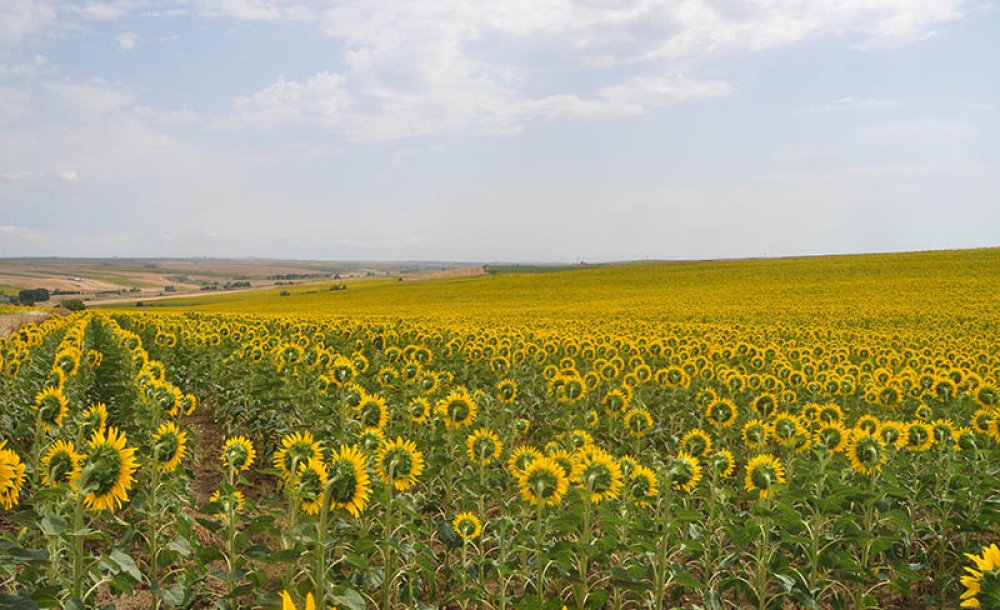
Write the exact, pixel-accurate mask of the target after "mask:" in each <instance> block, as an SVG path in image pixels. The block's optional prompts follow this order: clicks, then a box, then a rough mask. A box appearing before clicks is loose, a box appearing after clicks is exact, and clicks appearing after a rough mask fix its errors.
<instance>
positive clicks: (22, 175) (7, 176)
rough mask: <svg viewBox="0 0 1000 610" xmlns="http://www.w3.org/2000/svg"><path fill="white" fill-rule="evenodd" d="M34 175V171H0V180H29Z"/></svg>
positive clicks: (34, 176)
mask: <svg viewBox="0 0 1000 610" xmlns="http://www.w3.org/2000/svg"><path fill="white" fill-rule="evenodd" d="M36 177H37V176H36V175H35V173H34V172H26V171H23V170H22V171H6V172H0V180H3V181H5V182H20V181H22V180H31V179H33V178H36Z"/></svg>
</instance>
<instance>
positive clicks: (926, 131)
mask: <svg viewBox="0 0 1000 610" xmlns="http://www.w3.org/2000/svg"><path fill="white" fill-rule="evenodd" d="M855 133H856V134H857V135H858V136H859V137H862V138H867V139H869V140H900V139H921V140H925V139H938V140H941V139H948V140H964V139H966V138H968V137H970V136H972V135H973V134H974V133H975V130H974V129H973V127H972V126H971V125H970V124H968V123H966V122H962V121H952V120H943V119H915V120H906V121H885V122H881V123H870V124H868V125H862V126H861V127H858V128H857V129H855Z"/></svg>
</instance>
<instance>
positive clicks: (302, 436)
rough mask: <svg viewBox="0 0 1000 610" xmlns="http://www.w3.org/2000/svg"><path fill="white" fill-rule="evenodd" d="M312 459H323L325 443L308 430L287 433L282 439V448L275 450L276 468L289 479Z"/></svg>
mask: <svg viewBox="0 0 1000 610" xmlns="http://www.w3.org/2000/svg"><path fill="white" fill-rule="evenodd" d="M311 459H318V460H322V459H323V444H322V443H321V442H319V441H317V440H316V439H314V438H313V435H312V433H311V432H309V431H308V430H306V431H305V432H295V433H292V434H286V435H285V436H284V438H282V439H281V448H280V449H278V450H277V451H275V452H274V458H273V461H274V468H275V469H276V470H278V471H280V472H281V476H282V477H283V478H284V479H286V480H287V479H289V478H291V475H292V473H293V472H296V471H297V470H298V469H299V468H300V467H301V466H302V465H303V464H308V463H309V460H311Z"/></svg>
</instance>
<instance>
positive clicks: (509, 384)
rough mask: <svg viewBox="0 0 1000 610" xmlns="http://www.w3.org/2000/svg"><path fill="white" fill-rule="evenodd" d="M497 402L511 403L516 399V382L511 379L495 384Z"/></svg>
mask: <svg viewBox="0 0 1000 610" xmlns="http://www.w3.org/2000/svg"><path fill="white" fill-rule="evenodd" d="M496 396H497V400H499V401H500V402H503V403H508V404H509V403H512V402H514V400H516V399H517V382H516V381H514V380H513V379H504V380H501V381H500V383H498V384H497V394H496Z"/></svg>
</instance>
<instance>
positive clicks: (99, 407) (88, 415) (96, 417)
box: [79, 402, 108, 436]
mask: <svg viewBox="0 0 1000 610" xmlns="http://www.w3.org/2000/svg"><path fill="white" fill-rule="evenodd" d="M79 424H80V432H81V434H82V435H83V436H90V435H91V434H92V433H93V432H94V431H95V430H103V429H104V428H106V427H107V425H108V407H107V406H106V405H105V404H104V403H103V402H95V403H94V404H92V405H90V406H89V407H87V408H86V409H84V410H83V412H82V413H81V414H80V420H79Z"/></svg>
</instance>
